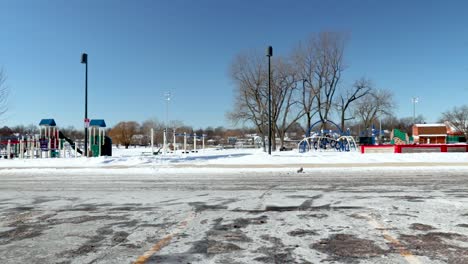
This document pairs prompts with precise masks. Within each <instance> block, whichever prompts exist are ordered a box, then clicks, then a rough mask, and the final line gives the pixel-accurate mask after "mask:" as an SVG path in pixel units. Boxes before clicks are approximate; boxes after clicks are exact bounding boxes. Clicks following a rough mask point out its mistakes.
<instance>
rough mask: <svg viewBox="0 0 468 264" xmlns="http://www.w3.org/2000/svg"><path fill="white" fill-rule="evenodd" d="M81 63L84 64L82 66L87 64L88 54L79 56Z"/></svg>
mask: <svg viewBox="0 0 468 264" xmlns="http://www.w3.org/2000/svg"><path fill="white" fill-rule="evenodd" d="M81 63H84V64H87V63H88V54H86V53H83V54H81Z"/></svg>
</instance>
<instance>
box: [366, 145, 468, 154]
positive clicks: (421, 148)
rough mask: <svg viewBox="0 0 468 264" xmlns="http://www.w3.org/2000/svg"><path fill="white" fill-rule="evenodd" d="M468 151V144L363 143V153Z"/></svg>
mask: <svg viewBox="0 0 468 264" xmlns="http://www.w3.org/2000/svg"><path fill="white" fill-rule="evenodd" d="M421 152H468V144H463V145H461V144H424V145H362V146H361V153H421Z"/></svg>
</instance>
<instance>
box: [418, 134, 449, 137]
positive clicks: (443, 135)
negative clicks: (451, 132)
mask: <svg viewBox="0 0 468 264" xmlns="http://www.w3.org/2000/svg"><path fill="white" fill-rule="evenodd" d="M445 136H447V135H445V134H422V135H418V137H445Z"/></svg>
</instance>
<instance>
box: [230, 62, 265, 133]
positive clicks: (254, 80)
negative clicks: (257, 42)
mask: <svg viewBox="0 0 468 264" xmlns="http://www.w3.org/2000/svg"><path fill="white" fill-rule="evenodd" d="M231 78H232V80H233V81H234V84H235V90H234V93H235V97H234V109H233V111H231V112H229V113H227V117H228V119H229V120H231V121H232V122H233V123H234V124H238V123H239V122H241V123H252V124H253V125H254V126H255V127H256V128H257V131H258V132H259V133H260V134H261V135H262V137H265V135H266V134H267V133H268V127H267V125H266V124H267V122H268V120H267V114H268V105H267V104H268V101H267V100H268V87H267V81H268V72H267V69H266V67H265V58H264V57H263V56H260V55H259V54H258V53H244V54H240V55H238V56H237V57H236V58H235V59H234V62H233V63H232V65H231Z"/></svg>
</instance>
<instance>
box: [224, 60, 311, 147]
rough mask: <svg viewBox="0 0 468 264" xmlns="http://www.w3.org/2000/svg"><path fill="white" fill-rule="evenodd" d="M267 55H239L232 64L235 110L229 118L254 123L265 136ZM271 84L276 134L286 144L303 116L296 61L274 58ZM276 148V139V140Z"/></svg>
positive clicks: (272, 112) (273, 125)
mask: <svg viewBox="0 0 468 264" xmlns="http://www.w3.org/2000/svg"><path fill="white" fill-rule="evenodd" d="M265 61H266V60H265V57H261V56H260V55H259V54H258V53H257V54H253V55H248V54H243V55H239V56H238V57H237V58H236V60H235V61H234V63H233V65H232V67H231V75H232V79H233V80H234V82H235V84H236V90H235V94H236V95H235V103H234V110H233V111H232V112H230V113H228V118H229V119H230V120H231V121H233V122H234V123H236V124H237V123H238V122H242V123H251V124H253V125H254V126H255V127H256V128H257V131H258V132H259V133H260V134H261V135H262V136H263V137H265V135H266V134H268V125H267V124H268V82H267V81H268V71H267V70H266V69H265V68H266V67H265V64H266V63H265ZM271 75H272V83H271V106H272V109H271V123H272V132H271V133H272V135H273V136H274V137H275V136H276V134H277V133H278V136H279V138H280V144H281V146H283V141H284V136H285V133H286V131H287V130H288V128H289V127H290V126H291V125H292V124H294V123H295V122H296V121H297V120H298V119H299V118H301V117H302V113H303V112H302V111H301V109H300V108H297V107H296V106H297V105H298V103H299V102H298V96H297V95H298V94H297V91H298V89H297V80H298V75H297V74H296V71H295V69H294V68H293V67H292V64H291V63H290V62H289V61H288V60H287V59H285V58H281V57H276V58H275V59H274V60H273V67H272V73H271ZM272 147H273V149H276V141H275V140H273V142H272Z"/></svg>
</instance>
